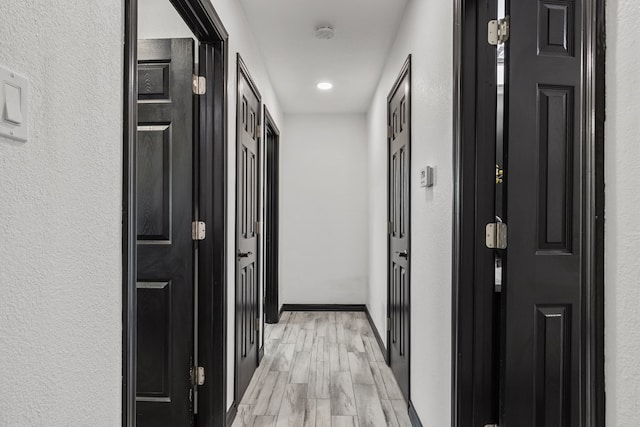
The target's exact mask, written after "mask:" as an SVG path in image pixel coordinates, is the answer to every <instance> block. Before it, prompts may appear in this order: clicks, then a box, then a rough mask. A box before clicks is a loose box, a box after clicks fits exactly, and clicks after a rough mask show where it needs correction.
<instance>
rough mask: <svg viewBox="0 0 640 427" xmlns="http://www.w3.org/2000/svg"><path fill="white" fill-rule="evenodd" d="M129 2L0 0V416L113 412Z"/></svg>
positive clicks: (64, 419) (93, 421)
mask: <svg viewBox="0 0 640 427" xmlns="http://www.w3.org/2000/svg"><path fill="white" fill-rule="evenodd" d="M122 4H123V2H122V1H121V0H101V1H89V2H69V1H63V0H34V1H28V2H25V1H3V2H0V46H1V47H0V64H2V65H4V66H7V67H8V68H10V69H12V70H13V71H15V72H17V73H20V74H23V75H25V76H27V77H28V78H29V80H30V82H31V94H30V99H29V101H30V103H31V106H30V115H31V117H30V121H31V123H30V127H31V129H30V138H29V141H28V142H26V143H15V142H11V141H9V140H7V139H3V138H0V200H1V201H0V288H1V289H2V296H1V297H0V378H2V379H1V380H0V425H2V426H66V425H78V426H79V425H87V426H88V425H96V426H97V425H99V426H116V425H120V410H121V404H120V399H121V397H120V396H121V392H120V389H121V373H122V372H121V358H122V347H121V341H122V335H121V334H122V330H121V328H122V321H121V316H122V298H121V294H122V270H121V264H122V262H121V238H122V237H121V236H122V235H121V229H122V225H121V209H122V183H121V181H122V111H123V110H122V98H123V91H122V87H123V85H122V70H123V62H122V57H123V44H122V43H123V6H122Z"/></svg>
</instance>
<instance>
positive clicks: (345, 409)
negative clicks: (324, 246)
mask: <svg viewBox="0 0 640 427" xmlns="http://www.w3.org/2000/svg"><path fill="white" fill-rule="evenodd" d="M264 343H265V345H264V352H265V355H264V358H263V359H262V361H261V363H260V366H259V368H258V369H257V371H256V372H255V374H254V376H253V378H252V380H251V384H250V385H249V388H248V389H247V392H246V394H245V396H244V398H243V399H242V402H241V403H240V405H239V406H238V415H237V417H236V420H235V422H234V424H233V426H234V427H241V426H305V427H306V426H316V427H324V426H400V427H404V426H410V425H411V422H410V421H409V416H408V412H407V405H406V403H405V400H404V398H403V397H402V394H401V392H400V389H399V388H398V385H397V383H396V381H395V379H394V377H393V374H392V372H391V369H390V368H389V367H388V366H387V365H386V363H385V362H384V358H383V355H382V353H381V352H380V347H379V346H378V343H377V342H376V339H375V336H374V334H373V331H372V329H371V326H370V325H369V322H368V320H367V317H366V315H365V313H364V312H302V311H300V312H284V313H282V317H281V318H280V322H279V323H278V324H274V325H266V328H265V338H264Z"/></svg>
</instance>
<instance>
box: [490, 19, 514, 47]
mask: <svg viewBox="0 0 640 427" xmlns="http://www.w3.org/2000/svg"><path fill="white" fill-rule="evenodd" d="M508 40H509V17H508V16H505V17H504V18H502V19H494V20H492V21H489V24H488V28H487V41H488V42H489V44H490V45H492V46H498V45H500V44H504V43H506V42H507V41H508Z"/></svg>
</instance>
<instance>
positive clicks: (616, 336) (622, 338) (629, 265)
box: [605, 0, 640, 427]
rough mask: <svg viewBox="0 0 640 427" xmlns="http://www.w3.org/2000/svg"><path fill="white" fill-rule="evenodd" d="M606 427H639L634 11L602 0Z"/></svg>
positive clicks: (638, 30)
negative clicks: (604, 37) (604, 32)
mask: <svg viewBox="0 0 640 427" xmlns="http://www.w3.org/2000/svg"><path fill="white" fill-rule="evenodd" d="M607 9H608V12H607V106H606V108H607V122H606V136H605V147H606V154H605V156H606V159H605V161H606V164H605V166H606V175H605V178H606V190H605V191H606V192H605V197H606V201H605V203H606V206H605V209H606V213H605V220H606V230H605V232H606V237H605V259H606V261H605V353H606V355H605V363H606V370H605V375H606V377H605V382H606V393H607V425H608V426H616V427H633V426H639V425H640V363H639V361H640V310H638V305H639V304H640V285H639V283H638V277H640V260H639V255H640V219H639V217H638V211H639V210H640V192H639V191H638V183H639V182H640V166H639V165H640V121H639V120H638V118H640V74H639V73H640V55H639V54H638V43H640V27H638V22H640V7H639V5H638V2H637V0H608V1H607Z"/></svg>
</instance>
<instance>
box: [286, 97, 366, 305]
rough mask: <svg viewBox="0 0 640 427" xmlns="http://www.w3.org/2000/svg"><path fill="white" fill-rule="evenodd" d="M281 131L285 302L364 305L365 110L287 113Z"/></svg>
mask: <svg viewBox="0 0 640 427" xmlns="http://www.w3.org/2000/svg"><path fill="white" fill-rule="evenodd" d="M328 96H330V94H328ZM283 133H284V134H285V135H286V141H284V143H282V144H280V293H281V295H282V296H281V302H282V303H283V304H364V303H365V302H366V282H367V244H368V237H367V233H368V230H367V224H368V221H367V218H368V212H367V199H368V194H367V132H366V119H365V115H364V114H339V115H329V114H328V115H287V117H286V127H285V128H284V132H283Z"/></svg>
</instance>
